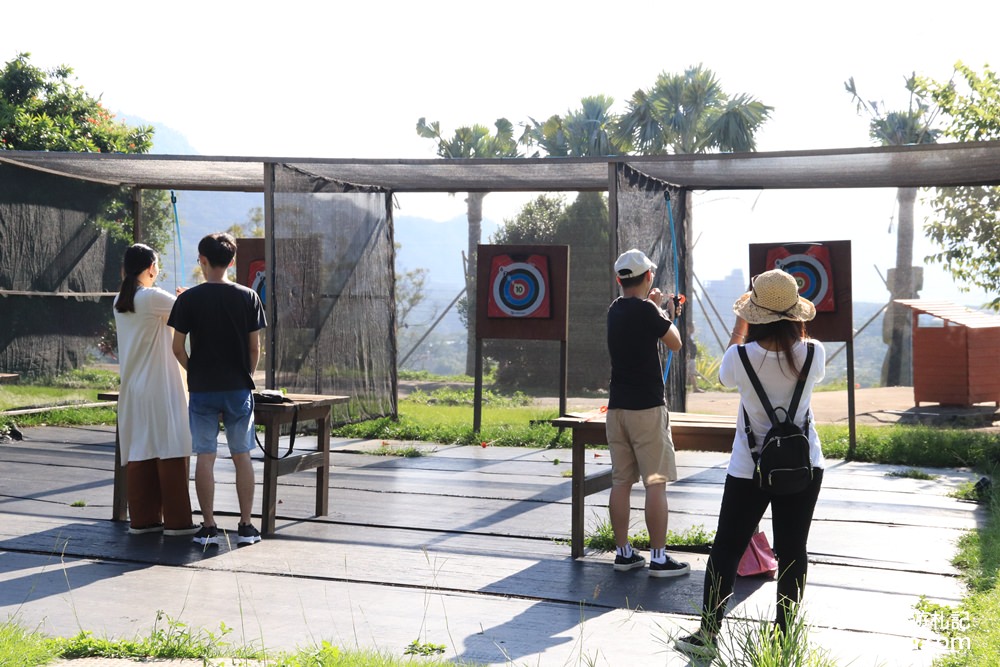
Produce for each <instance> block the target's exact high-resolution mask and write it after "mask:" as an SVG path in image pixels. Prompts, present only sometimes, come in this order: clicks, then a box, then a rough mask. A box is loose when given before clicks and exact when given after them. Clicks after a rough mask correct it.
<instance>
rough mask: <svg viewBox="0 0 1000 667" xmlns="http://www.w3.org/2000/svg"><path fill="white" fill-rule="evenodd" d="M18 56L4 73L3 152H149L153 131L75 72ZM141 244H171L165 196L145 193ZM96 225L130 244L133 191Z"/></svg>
mask: <svg viewBox="0 0 1000 667" xmlns="http://www.w3.org/2000/svg"><path fill="white" fill-rule="evenodd" d="M30 58H31V54H30V53H20V54H18V55H17V57H16V58H14V59H13V60H11V61H9V62H8V63H6V64H5V65H4V67H3V69H2V70H0V150H21V151H66V152H78V153H147V152H149V151H150V150H151V149H152V147H153V128H152V127H150V126H136V127H133V126H130V125H128V124H127V123H125V122H124V121H120V120H117V119H116V118H115V115H114V114H113V113H111V112H110V111H108V110H107V109H105V108H104V105H103V104H102V103H101V99H100V97H94V96H92V95H91V94H89V93H88V92H87V91H86V90H84V88H83V87H82V86H79V85H77V84H76V83H75V80H74V77H73V70H72V69H71V68H70V67H67V66H65V65H61V66H59V67H55V68H51V69H42V68H39V67H36V66H35V65H32V64H31V61H30ZM142 199H143V204H142V215H143V230H144V234H143V240H144V241H145V242H146V243H148V244H149V245H151V246H153V247H154V248H156V249H158V250H161V251H162V250H163V248H164V246H165V245H166V244H167V242H169V240H170V225H171V218H170V215H171V213H170V203H169V201H168V199H167V193H166V192H162V191H147V192H146V193H144V195H143V198H142ZM97 224H98V225H100V226H101V227H102V228H104V229H106V230H107V231H108V232H109V233H110V234H111V235H112V236H113V237H115V238H118V239H121V240H122V241H124V242H126V243H129V242H131V241H132V238H133V235H132V229H133V214H132V197H131V193H129V192H128V191H127V190H125V189H123V190H122V192H121V194H120V195H119V196H118V197H117V198H115V199H113V200H111V201H109V203H108V205H107V208H106V209H105V211H104V214H103V215H102V216H101V217H100V219H99V220H97Z"/></svg>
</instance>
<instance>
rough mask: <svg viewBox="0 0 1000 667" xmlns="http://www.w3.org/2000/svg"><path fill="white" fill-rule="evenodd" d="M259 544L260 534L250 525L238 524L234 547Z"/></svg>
mask: <svg viewBox="0 0 1000 667" xmlns="http://www.w3.org/2000/svg"><path fill="white" fill-rule="evenodd" d="M256 542H260V533H258V532H257V529H256V528H254V527H253V524H252V523H248V524H242V523H241V524H240V525H239V526H237V527H236V545H237V546H243V545H244V544H254V543H256Z"/></svg>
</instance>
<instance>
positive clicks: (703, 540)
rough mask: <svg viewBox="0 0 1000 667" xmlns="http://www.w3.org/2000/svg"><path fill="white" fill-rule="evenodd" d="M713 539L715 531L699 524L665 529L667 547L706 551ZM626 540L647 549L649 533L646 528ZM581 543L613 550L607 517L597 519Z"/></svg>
mask: <svg viewBox="0 0 1000 667" xmlns="http://www.w3.org/2000/svg"><path fill="white" fill-rule="evenodd" d="M713 539H715V531H714V530H706V528H705V527H704V526H702V525H701V524H698V525H695V526H691V527H690V528H688V529H687V530H682V531H681V532H679V533H675V532H674V531H672V530H668V531H667V546H668V547H686V548H688V549H689V550H692V551H694V550H705V551H707V550H708V548H709V547H711V546H712V540H713ZM628 541H629V543H630V544H631V545H632V547H633V548H635V549H643V550H646V551H648V550H649V533H648V532H647V531H646V529H642V530H639V531H638V532H636V533H633V534H631V535H629V536H628ZM583 544H584V546H586V547H588V548H590V549H594V550H595V551H614V550H615V547H616V545H615V534H614V531H612V530H611V522H610V521H608V520H607V519H604V520H601V521H599V522H598V523H597V525H596V526H595V527H594V529H593V531H591V532H588V533H587V535H586V536H585V537H584V538H583Z"/></svg>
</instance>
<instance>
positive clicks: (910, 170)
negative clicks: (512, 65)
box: [0, 141, 1000, 192]
mask: <svg viewBox="0 0 1000 667" xmlns="http://www.w3.org/2000/svg"><path fill="white" fill-rule="evenodd" d="M0 162H6V163H9V164H13V165H19V166H22V167H27V168H31V169H38V170H41V171H46V172H50V173H55V174H61V175H64V176H69V177H72V178H78V179H82V180H89V181H96V182H101V183H109V184H115V185H125V186H134V187H139V188H144V189H157V190H168V189H177V190H220V191H245V192H263V190H264V164H266V163H283V164H288V165H290V166H294V167H296V168H299V169H303V170H305V171H309V172H312V173H315V174H317V175H319V176H322V177H324V178H328V179H331V180H335V181H342V182H345V183H352V184H355V185H372V186H379V187H383V188H387V189H389V190H393V191H395V192H476V191H490V192H502V191H523V192H532V191H538V192H545V191H566V190H569V191H574V190H606V189H607V187H608V180H609V167H608V166H609V164H612V163H617V162H624V163H626V164H628V165H630V166H631V167H632V168H634V169H636V170H638V171H640V172H642V173H645V174H647V175H649V176H652V177H654V178H657V179H659V180H662V181H665V182H667V183H672V184H674V185H678V186H681V187H687V188H692V189H699V190H700V189H705V190H712V189H741V190H742V189H762V188H868V187H932V186H949V185H1000V141H990V142H975V143H953V144H932V145H925V146H889V147H875V148H871V147H868V148H847V149H828V150H809V151H784V152H771V153H723V154H711V155H656V156H617V157H598V158H552V157H549V158H506V159H448V160H445V159H429V160H390V159H344V158H336V159H325V158H294V157H293V158H285V157H234V156H224V157H220V156H216V157H206V156H192V155H123V154H102V153H63V152H33V151H0Z"/></svg>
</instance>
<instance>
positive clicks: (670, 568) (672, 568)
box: [649, 556, 691, 577]
mask: <svg viewBox="0 0 1000 667" xmlns="http://www.w3.org/2000/svg"><path fill="white" fill-rule="evenodd" d="M690 571H691V566H690V565H688V564H687V563H681V562H679V561H676V560H674V559H673V558H671V557H670V556H667V560H665V561H663V562H662V563H655V562H653V561H650V562H649V576H651V577H679V576H681V575H682V574H687V573H688V572H690Z"/></svg>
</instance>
